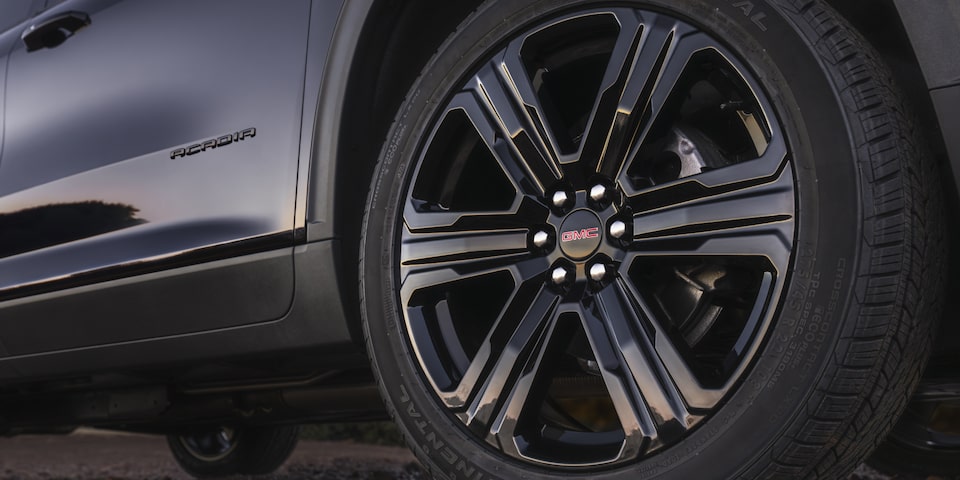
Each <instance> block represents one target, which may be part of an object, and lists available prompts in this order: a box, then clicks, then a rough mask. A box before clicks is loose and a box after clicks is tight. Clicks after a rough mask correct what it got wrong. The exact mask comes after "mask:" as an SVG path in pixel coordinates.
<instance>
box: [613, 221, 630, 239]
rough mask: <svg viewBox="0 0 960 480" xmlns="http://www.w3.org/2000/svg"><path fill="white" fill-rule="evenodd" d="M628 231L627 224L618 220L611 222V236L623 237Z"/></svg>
mask: <svg viewBox="0 0 960 480" xmlns="http://www.w3.org/2000/svg"><path fill="white" fill-rule="evenodd" d="M625 233H627V224H626V223H623V222H621V221H620V220H616V221H614V222H613V223H611V224H610V236H611V237H613V238H621V237H623V235H624V234H625Z"/></svg>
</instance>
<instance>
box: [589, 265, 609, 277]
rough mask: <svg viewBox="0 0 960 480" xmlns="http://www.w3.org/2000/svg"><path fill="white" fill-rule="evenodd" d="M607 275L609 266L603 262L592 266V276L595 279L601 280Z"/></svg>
mask: <svg viewBox="0 0 960 480" xmlns="http://www.w3.org/2000/svg"><path fill="white" fill-rule="evenodd" d="M606 276H607V266H606V265H604V264H602V263H595V264H593V266H591V267H590V278H592V279H593V280H594V281H597V282H599V281H601V280H603V279H604V278H606Z"/></svg>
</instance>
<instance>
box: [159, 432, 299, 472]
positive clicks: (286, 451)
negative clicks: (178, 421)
mask: <svg viewBox="0 0 960 480" xmlns="http://www.w3.org/2000/svg"><path fill="white" fill-rule="evenodd" d="M299 438H300V427H299V426H298V425H293V426H290V425H283V426H269V427H248V428H242V429H229V428H223V427H218V428H210V429H207V430H202V431H195V432H187V433H183V434H178V435H168V436H167V444H168V445H169V446H170V452H171V453H173V458H174V459H175V460H176V461H177V463H178V464H179V465H180V467H181V468H183V470H184V471H186V472H187V473H189V474H190V475H193V476H194V477H197V478H213V477H225V476H230V475H236V474H240V475H265V474H268V473H271V472H274V471H275V470H277V469H278V468H280V466H281V465H283V462H285V461H287V459H288V458H289V457H290V454H291V453H293V449H294V448H296V446H297V442H298V440H299Z"/></svg>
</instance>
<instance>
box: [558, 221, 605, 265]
mask: <svg viewBox="0 0 960 480" xmlns="http://www.w3.org/2000/svg"><path fill="white" fill-rule="evenodd" d="M600 225H601V223H600V217H597V214H595V213H593V212H591V211H590V210H586V209H580V210H576V211H574V212H572V213H570V215H567V218H566V219H564V221H563V223H562V224H560V250H561V251H563V254H564V255H566V256H568V257H570V258H571V259H573V260H583V259H585V258H587V257H589V256H590V255H591V254H593V252H595V251H597V247H599V246H600V240H601V238H600V237H601V236H602V232H601V229H600Z"/></svg>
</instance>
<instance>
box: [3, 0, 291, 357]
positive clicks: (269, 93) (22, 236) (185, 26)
mask: <svg viewBox="0 0 960 480" xmlns="http://www.w3.org/2000/svg"><path fill="white" fill-rule="evenodd" d="M309 10H310V2H309V1H308V0H291V1H284V2H272V1H265V0H261V1H257V0H208V1H194V0H165V1H163V2H157V1H152V0H126V1H116V0H113V1H102V0H101V1H92V0H74V1H66V2H62V3H59V4H57V5H56V7H54V8H53V9H51V10H48V11H47V12H44V13H42V14H41V15H38V16H37V17H36V18H35V19H34V20H35V21H36V22H37V23H42V22H43V21H44V20H45V19H48V18H51V17H53V16H56V15H58V14H62V13H64V12H71V11H78V12H83V13H86V14H88V15H89V16H90V19H91V24H90V25H89V26H88V27H86V28H84V29H82V30H80V31H78V32H77V33H76V34H75V35H74V36H73V37H71V38H69V39H67V40H66V41H65V42H64V43H63V44H62V45H59V46H57V47H56V48H48V49H41V50H36V51H33V52H27V51H26V49H25V48H23V46H22V45H17V46H15V47H14V48H13V51H12V53H11V55H10V61H9V68H8V72H7V84H6V88H7V104H6V125H5V134H6V135H5V137H6V139H7V141H6V143H5V147H4V150H3V152H2V157H0V298H13V297H22V296H23V295H24V293H23V292H28V293H32V292H35V291H38V289H39V290H42V289H43V287H44V286H45V285H51V286H57V285H60V284H70V285H75V284H76V283H77V282H76V280H77V279H81V280H82V281H81V283H85V282H97V281H102V280H106V279H108V278H107V277H104V276H99V275H98V272H104V275H106V274H109V275H110V276H111V277H109V278H116V276H117V275H118V272H120V273H119V275H121V276H122V275H123V274H124V273H123V272H130V273H131V274H132V273H135V272H143V271H145V270H157V269H160V268H163V266H164V265H167V264H171V265H172V264H175V263H176V262H175V260H176V259H178V258H195V257H196V254H197V252H204V253H205V255H206V258H210V257H213V258H217V257H219V258H224V257H227V256H230V255H233V254H234V253H237V252H239V251H240V250H239V249H248V247H249V245H250V244H251V243H256V242H257V241H261V240H263V241H261V242H260V243H259V245H260V247H258V248H260V249H265V248H267V247H271V248H277V247H281V246H292V235H291V232H292V230H293V221H294V211H293V210H294V204H295V193H296V192H295V190H296V174H297V156H298V153H299V152H298V145H299V132H300V121H301V110H302V107H301V99H302V95H303V78H304V62H305V57H306V46H307V30H308V20H309ZM191 147H192V148H191ZM179 149H184V152H185V153H190V154H184V155H172V153H173V152H175V151H177V150H179ZM271 242H272V243H271ZM247 251H249V250H247ZM190 255H193V256H192V257H191V256H190ZM171 260H174V262H171ZM282 264H283V265H284V267H282V270H281V271H280V272H277V271H272V272H271V275H279V276H280V277H282V278H285V279H287V281H277V282H271V284H270V285H264V284H263V283H262V282H255V281H251V282H247V283H244V282H239V283H236V284H235V285H234V286H233V287H232V288H233V289H234V290H236V291H234V292H232V294H233V295H234V296H235V297H236V298H238V299H256V298H258V297H260V298H263V297H269V298H270V299H271V301H270V302H267V304H270V305H276V308H273V309H272V310H271V311H270V312H265V311H263V310H264V309H263V308H256V309H240V310H241V312H240V314H236V313H237V312H233V313H234V314H235V315H233V316H232V318H230V319H229V320H228V321H227V322H226V325H225V322H224V320H223V319H211V318H202V317H200V316H199V315H198V318H196V319H191V318H189V314H187V315H188V318H186V319H184V318H183V317H182V315H184V312H183V308H180V309H179V310H178V314H179V315H181V318H179V319H178V321H177V322H170V324H169V325H166V326H164V325H159V326H158V325H150V328H145V329H144V330H142V331H140V330H138V329H137V328H135V324H134V326H133V328H131V325H130V322H136V319H131V318H123V319H119V318H117V319H110V318H108V319H103V318H100V319H98V320H97V321H98V322H99V323H98V325H99V326H100V328H101V329H108V327H109V323H110V322H111V321H116V322H121V321H122V322H125V323H124V329H123V332H126V333H124V334H123V335H121V336H117V335H116V334H112V335H108V336H107V337H109V338H106V337H104V338H103V339H102V340H103V341H109V342H116V341H124V340H132V339H137V338H144V336H162V335H172V334H179V333H187V332H195V331H203V330H206V329H209V328H213V327H218V328H222V327H224V326H229V325H240V324H247V323H253V322H260V321H266V320H270V319H273V318H278V317H280V316H281V315H282V314H283V313H284V312H285V309H286V308H287V306H288V305H289V299H290V298H291V296H292V279H293V266H292V260H291V261H287V262H283V263H282ZM69 281H73V283H69ZM63 282H67V283H63ZM198 288H201V289H202V288H203V287H202V284H201V286H199V287H198ZM209 288H210V289H211V295H214V294H218V295H219V294H223V292H222V289H220V288H219V287H214V286H210V287H209ZM198 294H199V295H198ZM202 294H203V292H202V291H200V292H197V291H193V292H191V297H190V299H191V301H194V302H195V301H197V299H198V298H203V295H202ZM96 297H97V296H95V295H91V296H90V298H91V300H90V301H91V302H93V301H95V300H94V298H96ZM83 298H84V297H83V296H80V297H76V296H74V300H73V301H72V303H71V304H72V305H73V307H72V309H66V310H65V309H63V308H62V306H61V307H58V308H52V307H51V309H50V310H49V311H45V310H44V307H43V304H40V305H38V306H34V307H33V308H24V301H27V302H29V299H21V300H19V301H17V302H16V304H17V308H12V307H10V308H6V307H5V304H4V303H0V338H2V337H3V336H4V335H3V333H4V329H17V328H25V326H27V325H29V324H30V321H31V318H30V317H33V318H36V317H37V316H44V317H45V318H44V322H43V323H44V324H45V325H46V326H48V327H50V328H56V327H58V326H59V327H61V328H68V329H83V328H84V314H83V308H82V305H83ZM278 298H285V299H287V301H283V302H276V301H275V299H278ZM167 300H168V302H177V301H178V300H180V299H178V298H169V299H167ZM78 302H79V303H78ZM6 303H7V304H10V303H11V302H6ZM8 306H9V305H8ZM71 310H72V313H71ZM199 310H206V309H198V311H199ZM244 311H247V312H249V314H247V315H244V314H243V312H244ZM17 312H30V313H29V315H27V314H26V313H23V314H18V313H17ZM128 313H129V312H128ZM208 313H209V312H208ZM152 317H156V315H152ZM104 323H106V326H104ZM145 332H149V333H148V334H147V333H145ZM82 338H83V340H82V341H81V340H78V341H77V343H75V344H70V343H69V342H60V343H58V345H57V347H56V348H72V347H80V346H89V345H93V344H98V343H102V342H101V341H98V339H97V338H93V337H91V336H90V335H83V336H82ZM45 348H46V347H43V346H38V347H36V348H33V347H31V346H29V345H27V346H24V345H18V348H17V350H18V352H20V353H32V352H38V351H45Z"/></svg>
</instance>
